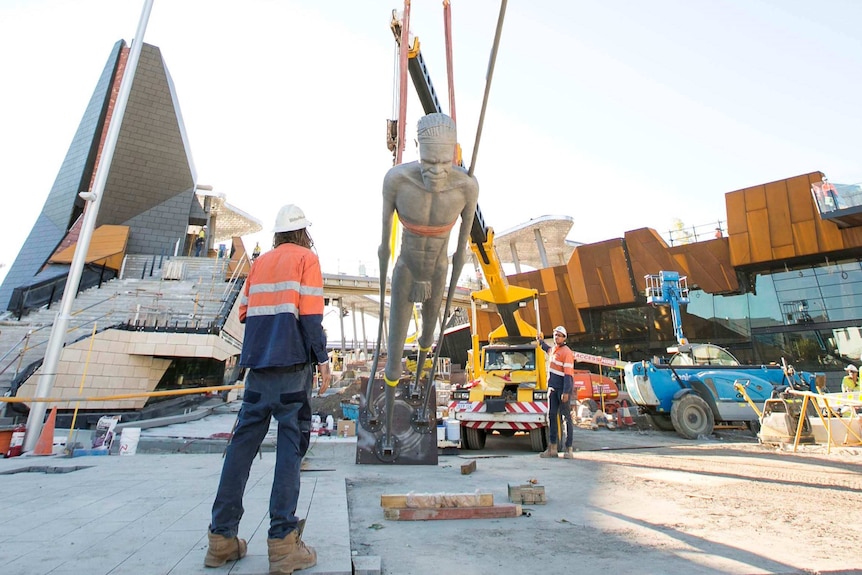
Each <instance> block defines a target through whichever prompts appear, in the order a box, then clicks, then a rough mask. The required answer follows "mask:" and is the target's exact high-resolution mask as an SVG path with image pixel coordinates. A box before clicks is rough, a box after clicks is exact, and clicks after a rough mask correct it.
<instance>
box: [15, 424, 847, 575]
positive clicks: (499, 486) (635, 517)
mask: <svg viewBox="0 0 862 575" xmlns="http://www.w3.org/2000/svg"><path fill="white" fill-rule="evenodd" d="M221 419H222V420H224V419H225V418H221ZM229 419H230V421H231V423H230V424H231V425H232V419H233V416H232V415H231V416H229ZM187 425H189V426H192V425H194V427H193V428H192V427H190V428H189V429H190V430H192V429H193V431H189V433H185V432H183V431H182V430H181V429H175V430H173V431H171V434H170V435H164V436H161V437H152V438H144V437H142V441H141V443H140V444H139V449H140V451H139V453H138V454H137V455H134V456H130V457H121V456H114V455H111V456H107V457H105V456H94V457H80V458H65V457H59V456H47V457H42V458H33V457H21V458H13V459H4V460H0V488H2V492H3V493H4V497H3V498H0V573H14V574H16V575H18V574H20V575H48V574H49V573H50V574H51V575H66V574H69V575H71V574H73V573H74V574H76V575H78V574H81V573H86V574H88V575H101V574H104V575H109V574H110V575H118V574H124V575H137V574H140V575H161V574H165V575H180V574H183V575H186V574H191V575H203V574H206V575H218V574H236V575H256V574H264V573H267V571H268V559H267V545H266V534H267V529H268V526H269V518H268V505H269V492H270V486H271V482H272V472H273V465H274V459H275V458H274V455H273V454H272V453H269V452H267V451H264V452H263V454H262V457H260V458H256V459H255V461H254V464H253V465H252V469H251V474H250V477H249V482H248V487H247V492H246V497H245V501H244V503H245V507H246V512H245V516H244V517H243V520H242V523H241V525H240V536H241V537H244V538H246V539H247V540H248V541H249V554H248V556H247V557H245V558H244V559H242V560H241V561H237V562H230V563H228V564H226V565H225V566H223V567H221V568H216V569H206V568H204V567H203V558H204V555H205V553H206V545H207V541H206V527H207V524H208V522H209V515H210V508H211V505H212V498H213V497H214V494H215V490H216V487H217V484H218V479H219V475H220V471H221V465H222V457H221V452H222V451H223V446H224V443H225V442H224V441H222V443H221V445H220V446H219V444H218V443H216V442H212V443H211V445H213V446H218V450H217V451H212V452H201V453H189V452H186V453H182V452H181V451H178V447H180V448H182V449H186V448H187V446H189V445H197V444H200V443H201V442H203V441H208V440H206V439H205V438H208V437H210V435H211V434H212V432H213V429H214V427H212V426H208V425H207V423H206V422H205V421H201V422H192V423H189V424H187ZM224 425H225V421H222V422H220V423H218V426H220V427H223V426H224ZM216 429H217V428H216ZM145 431H146V430H145ZM150 441H151V442H150ZM355 441H356V440H355V438H326V437H321V438H315V439H314V440H313V443H312V446H311V448H310V450H309V454H308V457H307V458H306V464H305V465H304V471H303V474H302V489H301V493H300V502H299V507H298V514H299V515H300V516H303V515H305V516H307V523H306V529H305V535H304V539H305V540H306V541H307V542H308V543H309V544H310V545H312V546H314V547H315V548H316V549H317V552H318V565H317V566H315V567H314V568H312V569H310V570H304V571H300V572H299V573H316V574H318V575H319V574H350V573H356V574H362V575H380V574H381V573H388V574H396V573H398V574H400V573H411V575H430V574H434V575H439V573H445V572H451V573H490V572H495V573H501V574H508V573H523V572H532V571H534V570H535V564H536V560H537V557H538V558H540V559H541V561H542V570H549V571H561V572H572V573H578V572H588V571H589V572H592V571H593V570H598V571H603V570H610V571H613V572H614V573H617V574H618V575H625V574H629V573H631V574H635V573H637V574H638V575H650V574H653V573H666V572H688V573H695V574H703V575H717V574H718V573H734V574H736V575H743V574H745V575H747V574H751V573H773V574H777V573H800V572H802V569H801V567H802V566H805V567H811V568H812V569H813V568H816V567H817V566H823V565H829V563H828V561H826V560H824V559H821V558H820V556H818V561H817V562H814V561H802V560H799V561H797V562H795V563H794V562H793V561H792V560H790V559H784V560H779V559H777V558H773V557H771V556H770V554H769V553H768V552H766V551H764V552H760V551H758V550H754V549H745V548H743V546H744V544H745V541H743V540H739V539H736V538H734V539H733V541H736V542H737V544H738V545H739V546H740V549H737V548H735V547H734V543H733V541H731V542H730V543H727V542H725V539H726V538H723V536H722V532H721V530H718V531H716V530H713V529H711V528H710V525H712V523H714V522H716V521H717V520H716V519H715V517H719V518H720V517H722V516H721V515H720V514H718V515H714V516H713V515H711V516H710V517H711V519H709V522H708V524H707V523H704V524H703V526H701V524H702V523H703V521H701V519H700V518H699V517H698V516H697V514H696V513H695V514H694V515H692V514H691V513H690V512H689V514H686V513H685V512H684V509H683V506H684V505H685V503H686V501H695V502H698V501H707V499H704V497H705V496H702V495H701V494H702V493H703V492H704V491H709V497H713V498H719V497H721V493H722V490H724V489H726V485H725V484H724V483H726V482H724V483H723V482H719V481H717V479H716V478H727V479H730V478H734V477H736V476H735V475H731V474H724V475H722V474H716V473H715V472H713V473H712V474H711V475H710V474H705V473H703V472H700V473H692V472H691V471H690V470H689V471H685V473H688V474H689V477H687V478H686V481H684V482H680V481H672V482H670V481H668V474H669V473H679V472H678V471H675V470H674V469H672V468H669V467H667V466H656V462H657V461H660V460H661V459H660V458H661V457H667V458H670V459H673V458H682V460H683V461H694V462H697V461H699V459H698V458H700V457H704V455H703V454H708V453H711V451H710V449H711V448H713V447H716V448H718V450H717V451H715V453H716V454H718V456H720V457H722V458H725V459H727V460H728V461H730V460H731V459H732V458H731V457H730V454H731V453H732V454H733V459H735V458H737V457H740V456H741V455H742V454H744V453H746V452H745V451H741V450H735V451H731V452H723V451H722V448H724V447H726V446H731V449H732V445H733V444H732V443H731V442H737V441H744V442H747V443H748V444H749V446H750V445H751V444H754V445H756V443H755V441H754V439H753V438H752V437H746V436H745V434H736V435H732V434H731V435H727V434H718V436H714V437H712V438H710V439H708V440H698V441H687V440H683V439H681V438H679V437H678V436H676V435H675V434H673V433H662V432H646V433H639V432H637V431H635V430H629V431H609V430H606V429H600V430H599V431H595V432H593V431H589V430H576V432H575V445H576V449H578V451H579V453H580V454H581V455H580V457H579V458H578V459H575V460H564V459H559V460H558V461H552V460H547V459H540V458H538V457H537V456H536V454H535V453H533V452H532V451H531V450H530V444H529V438H527V437H515V438H511V439H506V438H498V437H494V438H489V440H488V445H487V447H486V449H485V450H484V451H481V452H469V451H462V452H460V453H458V454H457V455H447V456H441V457H440V460H439V463H438V465H436V466H397V465H356V464H355V448H356V443H355ZM148 442H150V443H149V444H148ZM725 444H727V445H725ZM151 448H152V449H153V452H150V451H149V450H150V449H151ZM673 450H676V451H673ZM680 450H682V451H680ZM605 453H608V454H609V455H605ZM657 454H659V456H657ZM647 456H649V463H648V464H644V463H639V460H640V459H641V458H646V457H647ZM608 458H614V459H618V460H620V461H622V463H621V464H619V465H616V466H611V465H608V464H606V463H604V461H605V460H606V459H608ZM473 461H475V462H476V471H475V472H474V473H472V474H469V475H462V474H461V473H460V468H461V465H463V464H465V463H468V462H473ZM770 463H772V460H771V459H770V458H768V457H766V458H761V459H759V460H758V464H759V465H767V464H770ZM777 464H778V465H789V462H788V461H786V460H784V461H781V460H778V461H777ZM831 465H833V466H837V462H831ZM842 465H843V463H842ZM37 467H41V468H42V469H43V471H27V472H22V473H13V474H5V475H4V473H5V472H10V471H17V470H22V469H35V468H37ZM52 467H69V468H72V467H74V468H76V469H75V470H74V471H70V472H68V473H46V472H45V471H44V469H49V468H52ZM695 467H696V465H695ZM857 467H858V466H857ZM800 469H804V468H800ZM826 469H828V468H824V470H826ZM776 473H777V472H776ZM782 473H783V475H781V477H784V475H787V474H790V475H788V477H795V473H796V472H794V473H790V472H789V471H787V472H785V471H782ZM698 477H699V478H701V479H702V481H696V478H698ZM530 479H536V480H537V481H538V482H539V484H541V485H543V486H545V489H546V492H547V499H548V504H547V505H543V506H532V507H531V506H524V508H525V510H526V511H528V512H529V513H530V515H529V516H523V517H520V518H506V519H488V520H485V519H471V520H459V521H429V522H396V521H388V520H386V519H385V518H384V514H383V510H382V508H381V507H380V495H381V494H384V493H389V494H392V493H409V492H414V493H423V492H427V493H440V492H450V493H452V492H477V491H478V492H483V493H484V492H491V493H493V494H494V499H495V502H499V503H503V502H505V501H506V500H507V495H508V491H507V488H508V485H509V484H516V483H524V482H526V481H528V480H530ZM632 481H635V482H636V483H634V484H633V483H631V482H632ZM836 481H837V480H836ZM797 483H799V482H797ZM788 485H790V488H793V486H794V485H796V484H795V483H793V482H790V483H788ZM842 485H843V484H842ZM854 485H855V484H854ZM766 487H769V484H768V483H767V484H766ZM659 488H661V489H663V490H664V491H661V490H660V489H659ZM774 489H775V490H776V492H777V493H782V494H783V493H784V490H785V489H787V487H785V486H784V484H782V485H776V486H775V487H774ZM668 490H676V492H679V493H682V495H681V497H682V498H683V499H682V500H681V501H672V500H670V499H665V498H667V497H668V493H671V492H672V491H668ZM635 491H637V492H638V493H640V495H639V497H638V498H632V495H631V493H632V492H635ZM822 491H823V490H822V489H821V490H820V492H818V494H819V493H822ZM659 493H661V494H663V495H662V496H661V498H659ZM846 496H847V497H855V493H850V492H848V493H847V494H846ZM821 497H822V495H821ZM644 509H655V510H658V511H660V514H659V515H653V516H649V515H647V513H646V512H645V511H643V510H644ZM757 512H758V511H757V510H755V509H753V510H752V511H751V513H757ZM716 513H718V512H716ZM728 520H729V519H728ZM704 521H706V520H705V519H704ZM733 525H736V523H734V524H733ZM758 533H760V532H758ZM645 535H649V536H650V537H651V538H652V540H653V541H657V542H658V543H657V544H655V545H653V544H649V543H646V542H645V540H644V539H643V538H644V536H645ZM758 536H759V535H757V534H752V533H751V532H747V535H746V537H758ZM808 537H809V540H810V534H809V536H808ZM591 542H592V543H591ZM857 547H858V546H857ZM766 548H768V546H767V547H765V549H766ZM501 550H505V551H502V552H501ZM821 553H822V550H821ZM796 566H799V567H800V569H798V570H794V568H793V567H796ZM820 572H826V571H824V570H823V569H821V570H820ZM832 572H833V573H834V572H835V571H832Z"/></svg>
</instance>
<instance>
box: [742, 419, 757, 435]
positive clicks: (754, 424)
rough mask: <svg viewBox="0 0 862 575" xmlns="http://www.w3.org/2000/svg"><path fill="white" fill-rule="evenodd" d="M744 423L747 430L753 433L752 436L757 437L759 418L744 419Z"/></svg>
mask: <svg viewBox="0 0 862 575" xmlns="http://www.w3.org/2000/svg"><path fill="white" fill-rule="evenodd" d="M745 425H746V426H747V427H748V430H749V431H750V432H751V433H753V434H754V437H757V436H758V435H759V434H760V420H759V419H753V420H751V421H746V422H745Z"/></svg>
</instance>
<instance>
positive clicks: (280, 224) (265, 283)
mask: <svg viewBox="0 0 862 575" xmlns="http://www.w3.org/2000/svg"><path fill="white" fill-rule="evenodd" d="M309 225H311V224H310V222H309V221H308V220H307V219H306V218H305V213H303V211H302V210H301V209H299V207H297V206H295V205H293V204H290V205H287V206H284V207H283V208H281V210H280V211H279V213H278V216H277V217H276V220H275V228H274V229H273V233H274V234H275V238H274V241H273V246H274V248H273V249H272V250H270V251H268V252H267V253H265V254H263V255H261V256H260V257H259V258H258V259H257V261H256V262H255V264H254V265H253V266H252V267H251V271H249V273H248V278H247V279H246V282H245V285H244V286H243V290H242V295H241V299H240V306H239V319H240V321H241V322H243V323H245V337H244V339H243V345H242V354H241V355H240V360H239V363H240V365H241V366H242V367H245V368H247V369H248V374H247V375H246V378H245V393H244V395H243V399H242V407H241V409H240V411H239V416H238V420H237V424H236V429H235V431H234V432H233V437H232V438H231V441H230V444H229V445H228V447H227V451H226V452H225V458H224V465H223V467H222V473H221V480H220V481H219V486H218V492H217V494H216V498H215V502H214V503H213V507H212V519H211V522H210V526H209V530H208V533H207V535H208V539H209V547H208V549H207V554H206V558H205V559H204V565H205V566H206V567H220V566H222V565H224V564H225V563H227V562H228V561H236V560H238V559H242V558H243V557H244V556H245V554H246V552H247V550H248V546H247V544H246V541H245V540H244V539H240V538H239V537H238V536H237V534H238V531H239V522H240V519H241V518H242V514H243V506H242V497H243V492H244V491H245V486H246V482H247V481H248V475H249V470H250V468H251V463H252V461H254V458H255V455H257V452H258V449H259V448H260V444H261V442H262V441H263V439H264V437H266V433H267V430H268V429H269V423H270V420H271V418H272V417H275V419H276V420H277V421H278V436H277V443H276V456H275V459H276V462H275V477H274V478H273V483H272V493H271V495H270V500H269V518H270V522H269V532H268V538H267V546H268V548H269V573H293V572H294V571H295V570H297V569H306V568H308V567H311V566H313V565H315V564H316V563H317V552H316V551H315V550H314V548H313V547H310V546H308V545H306V544H305V543H304V542H303V541H302V539H301V536H302V522H300V520H299V518H298V517H297V516H296V507H297V503H298V501H299V470H300V464H301V463H302V458H303V456H304V455H305V453H306V451H307V450H308V444H309V441H310V438H311V392H312V374H313V372H314V367H315V365H316V366H317V369H318V371H319V372H320V378H321V383H320V388H319V393H323V392H324V391H326V388H327V387H329V382H330V380H331V378H332V374H331V370H330V366H329V356H328V355H327V353H326V334H325V333H324V331H323V323H322V322H323V307H324V301H323V276H322V274H321V271H320V261H319V260H318V258H317V254H316V253H314V252H313V251H312V250H311V247H312V246H313V242H312V241H311V237H310V236H309V235H308V231H307V230H306V228H307V227H308V226H309Z"/></svg>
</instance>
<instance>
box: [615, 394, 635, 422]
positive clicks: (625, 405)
mask: <svg viewBox="0 0 862 575" xmlns="http://www.w3.org/2000/svg"><path fill="white" fill-rule="evenodd" d="M619 412H620V416H619V421H620V423H622V424H623V425H624V426H626V427H631V426H633V425H637V424H636V423H635V420H634V418H633V417H632V414H631V408H630V407H629V402H628V401H626V400H625V399H624V400H622V402H621V406H620V409H619Z"/></svg>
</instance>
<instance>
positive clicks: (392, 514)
mask: <svg viewBox="0 0 862 575" xmlns="http://www.w3.org/2000/svg"><path fill="white" fill-rule="evenodd" d="M520 515H521V506H520V505H511V504H508V503H505V504H503V505H493V506H491V507H445V508H440V509H384V510H383V516H384V517H385V518H386V519H391V520H393V521H434V520H439V519H499V518H504V517H520Z"/></svg>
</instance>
